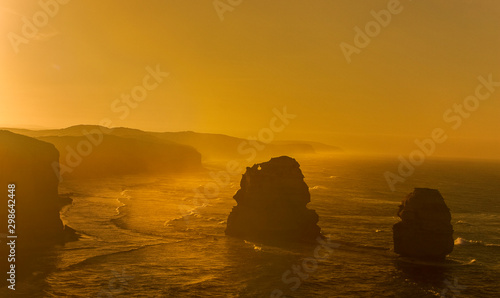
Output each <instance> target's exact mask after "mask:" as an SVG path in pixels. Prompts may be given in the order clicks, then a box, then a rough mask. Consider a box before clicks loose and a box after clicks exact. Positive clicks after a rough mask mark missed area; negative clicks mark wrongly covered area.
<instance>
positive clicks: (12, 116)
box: [0, 0, 500, 155]
mask: <svg viewBox="0 0 500 298" xmlns="http://www.w3.org/2000/svg"><path fill="white" fill-rule="evenodd" d="M66 1H67V0H66ZM42 2H43V1H42ZM45 2H47V3H52V5H49V6H48V7H49V8H50V9H52V10H51V13H50V14H51V15H52V16H47V15H48V14H47V13H44V12H43V9H42V7H41V6H40V4H39V1H38V0H37V1H31V0H23V1H17V0H10V1H9V0H0V3H1V4H0V25H1V27H0V28H1V31H0V35H1V36H3V38H2V42H1V43H0V63H1V64H0V65H1V70H0V80H1V85H0V126H26V125H31V126H34V125H38V126H42V127H54V128H56V127H66V126H71V125H75V124H80V123H86V124H98V123H99V121H100V120H101V119H103V118H107V119H110V120H111V121H112V123H113V126H127V127H134V128H139V129H145V130H154V131H179V130H194V131H201V132H217V133H226V134H231V135H236V136H240V137H245V136H247V135H251V134H256V133H257V132H258V131H259V130H260V129H261V128H264V127H267V126H268V125H269V120H270V119H271V118H272V117H273V112H272V110H273V108H277V109H282V107H283V106H286V107H287V110H288V112H289V113H292V114H295V115H297V117H296V118H295V119H293V120H291V121H290V124H289V125H288V126H287V128H286V129H285V130H284V131H283V132H281V133H280V134H279V136H277V138H281V139H294V138H295V139H297V138H301V139H310V140H320V141H325V142H327V143H330V144H334V145H335V144H340V145H343V146H347V147H349V146H352V147H353V148H358V147H363V144H365V145H366V144H370V145H369V146H373V148H386V147H391V146H392V145H394V144H397V143H398V142H399V141H398V140H400V138H399V137H403V140H404V141H403V142H404V146H403V147H404V148H409V149H411V146H412V143H411V142H412V139H414V138H415V137H422V138H423V137H427V136H430V135H431V131H432V130H433V129H434V128H436V127H441V128H443V129H444V130H445V131H446V132H447V134H448V135H449V136H450V138H453V139H452V140H453V141H451V142H450V143H449V144H444V145H447V146H448V147H450V146H451V145H450V144H459V143H460V144H462V143H463V144H468V145H470V146H472V147H470V148H473V147H474V146H476V147H477V146H479V145H478V144H481V147H482V148H483V149H482V150H483V151H484V152H490V153H492V152H498V151H500V150H499V149H500V146H499V145H498V140H500V130H499V127H500V117H499V112H500V87H491V88H492V91H491V92H490V91H488V90H487V89H486V87H481V88H482V89H481V90H480V92H482V93H480V94H487V93H491V94H490V96H489V98H487V99H485V100H480V101H479V105H478V106H476V107H474V108H473V111H471V112H470V113H469V114H470V115H468V118H466V117H464V116H460V118H461V119H462V120H463V122H462V123H461V125H460V126H459V127H458V128H457V129H453V128H452V126H453V125H454V124H455V125H456V124H457V121H458V120H457V118H452V117H454V116H455V117H456V116H457V112H455V111H452V112H451V113H450V114H448V119H449V120H448V121H445V119H443V114H445V112H446V111H447V110H448V109H450V108H451V109H453V105H454V104H462V103H463V101H464V99H465V98H466V97H467V96H469V95H474V94H475V91H476V88H478V86H479V84H481V83H480V81H479V80H478V77H479V76H483V77H484V78H485V79H488V76H489V75H491V76H492V80H493V81H495V82H500V54H499V53H500V34H499V33H500V2H498V1H494V0H491V1H487V0H484V1H481V0H477V1H476V0H474V1H472V0H468V1H466V0H457V1H450V0H442V1H439V0H432V1H430V0H429V1H424V0H419V1H410V0H406V1H405V0H401V1H393V0H390V1H373V0H369V1H351V0H345V1H326V0H323V1H319V0H318V1H309V0H308V1H306V0H303V1H291V0H290V1H285V0H281V1H279V0H276V1H268V0H259V1H257V0H242V1H238V0H232V1H229V0H221V1H219V2H220V3H225V5H231V4H230V3H233V4H238V3H239V2H241V3H240V4H239V5H235V6H234V7H231V9H232V10H227V11H223V12H221V11H219V12H217V10H216V8H215V7H214V1H212V0H206V1H204V0H176V1H174V0H161V1H160V0H158V1H144V0H141V1H135V0H127V1H119V0H115V1H109V0H105V1H81V0H72V1H69V2H68V3H67V4H57V8H58V9H57V11H56V6H54V5H53V4H54V3H58V2H55V1H49V0H46V1H45ZM60 2H65V1H62V0H60ZM398 3H399V4H398ZM220 5H223V4H220ZM388 6H389V7H391V9H392V11H393V13H391V12H390V9H389V10H388ZM226 8H227V7H226ZM219 9H222V10H224V9H225V8H224V6H219ZM372 10H373V11H374V12H379V11H381V10H387V11H389V14H390V18H391V19H390V21H389V20H388V19H387V14H383V17H385V19H383V22H386V23H385V25H386V26H382V25H373V24H374V23H373V22H372V21H374V20H375V17H374V16H373V15H372V14H371V11H372ZM221 14H222V17H223V20H222V19H221ZM44 15H45V16H47V17H46V18H44ZM23 16H24V17H26V18H27V19H28V20H30V22H34V21H33V18H34V17H35V22H34V23H38V25H40V26H41V28H38V26H37V25H36V24H34V25H31V26H30V25H25V22H24V21H23ZM381 16H382V15H381ZM25 20H26V19H25ZM369 22H372V23H369ZM45 23H46V25H45ZM367 23H369V24H371V25H373V26H371V27H370V26H368V27H369V29H370V28H371V30H375V31H371V35H372V36H373V37H369V36H368V38H370V40H369V41H368V42H367V40H363V39H362V38H358V42H359V41H360V40H361V41H362V42H364V43H365V44H362V46H364V48H357V53H352V55H350V56H349V59H350V60H351V62H350V63H348V61H347V60H348V59H346V57H345V55H344V53H343V52H342V50H341V47H340V44H341V43H343V42H345V43H346V44H349V45H351V46H353V47H354V46H355V45H356V43H355V40H354V39H355V36H356V35H357V33H356V31H355V29H354V28H355V27H359V28H361V30H362V31H365V25H367ZM23 26H24V30H23ZM377 26H378V27H377ZM377 28H379V29H380V30H378V31H379V32H378V31H377ZM33 29H34V30H37V31H38V32H35V33H33V32H32V31H33ZM30 30H31V31H30ZM23 31H24V33H23ZM10 32H12V33H10ZM30 33H32V34H31V35H30ZM24 38H25V39H24ZM20 40H22V41H20ZM358 44H359V43H358ZM16 51H17V53H16ZM157 65H159V68H160V69H161V71H162V72H165V73H167V72H168V73H169V75H168V76H167V77H161V78H160V80H162V81H161V82H160V84H158V86H156V85H155V87H156V88H151V86H152V84H153V83H155V81H154V80H147V83H148V84H149V85H148V86H150V89H153V90H150V91H147V94H146V97H145V99H144V100H143V101H141V102H132V106H133V107H130V106H129V108H127V109H128V112H127V114H126V115H125V112H124V111H123V109H124V107H126V104H125V103H123V102H121V101H120V100H121V99H120V96H121V94H122V93H123V94H128V95H130V93H131V91H132V90H133V88H134V87H135V86H138V85H143V79H144V78H145V76H146V75H148V71H147V70H146V68H147V67H148V66H149V67H151V68H152V69H155V68H156V67H157ZM495 88H498V89H499V90H495ZM137 90H139V89H136V91H137ZM138 92H139V91H138ZM138 94H139V93H138ZM113 103H114V104H115V106H114V108H112V107H111V106H112V105H113ZM470 104H473V101H470ZM120 108H121V110H120ZM117 110H118V111H120V112H117ZM120 117H121V118H123V119H121V118H120ZM451 119H455V120H453V121H452V120H451ZM381 138H385V139H384V140H389V141H387V142H386V141H384V142H381V141H380V140H381ZM455 138H456V140H454V139H455ZM405 146H406V147H405ZM453 146H455V145H453ZM457 146H458V145H457ZM495 146H496V147H495ZM459 147H461V149H462V150H465V149H463V148H465V147H463V148H462V146H459ZM466 147H467V146H466ZM467 148H469V147H467ZM470 148H469V149H467V150H473V149H470ZM474 148H475V147H474ZM459 149H460V148H459ZM483 151H481V152H483ZM469 153H470V152H469ZM471 154H472V155H473V154H477V153H474V152H472V153H471ZM492 154H493V153H492Z"/></svg>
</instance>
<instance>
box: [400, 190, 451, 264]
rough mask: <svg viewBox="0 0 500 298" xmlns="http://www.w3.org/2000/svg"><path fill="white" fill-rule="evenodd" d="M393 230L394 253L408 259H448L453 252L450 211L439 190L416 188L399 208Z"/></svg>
mask: <svg viewBox="0 0 500 298" xmlns="http://www.w3.org/2000/svg"><path fill="white" fill-rule="evenodd" d="M398 216H399V217H400V218H401V219H402V221H400V222H398V223H396V224H395V225H394V226H393V228H392V229H393V233H394V234H393V236H394V252H395V253H397V254H399V255H401V256H405V257H415V258H421V259H444V258H445V257H446V255H448V254H449V253H451V252H452V251H453V245H454V243H453V226H452V225H451V223H450V221H451V214H450V209H448V207H447V206H446V204H445V202H444V199H443V197H442V196H441V194H440V193H439V191H438V190H437V189H429V188H415V190H414V191H413V192H412V193H410V194H409V195H408V196H407V197H406V199H404V200H403V201H402V203H401V205H400V206H399V212H398Z"/></svg>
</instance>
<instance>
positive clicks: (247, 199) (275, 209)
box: [226, 156, 321, 243]
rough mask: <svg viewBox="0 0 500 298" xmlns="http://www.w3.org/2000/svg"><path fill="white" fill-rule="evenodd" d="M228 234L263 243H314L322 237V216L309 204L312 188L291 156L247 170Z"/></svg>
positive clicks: (231, 214) (229, 222)
mask: <svg viewBox="0 0 500 298" xmlns="http://www.w3.org/2000/svg"><path fill="white" fill-rule="evenodd" d="M240 186H241V189H239V190H238V192H237V193H236V194H235V195H234V197H233V198H234V199H235V200H236V202H237V206H235V207H233V210H232V211H231V213H230V214H229V217H228V219H227V228H226V235H229V236H234V237H238V238H243V239H247V240H254V241H262V242H267V243H269V242H271V243H272V242H283V241H289V242H312V241H315V240H316V238H317V237H318V236H320V235H321V233H320V228H319V226H318V225H317V223H318V219H319V218H318V215H317V214H316V212H315V211H314V210H311V209H308V208H307V207H306V205H307V204H308V203H309V202H310V194H309V188H308V186H307V184H306V183H305V182H304V175H302V171H301V170H300V165H299V163H298V162H297V161H296V160H295V159H293V158H291V157H288V156H281V157H276V158H272V159H271V160H270V161H268V162H264V163H260V164H255V165H253V166H252V167H251V168H250V167H247V169H246V172H245V174H243V177H242V178H241V182H240Z"/></svg>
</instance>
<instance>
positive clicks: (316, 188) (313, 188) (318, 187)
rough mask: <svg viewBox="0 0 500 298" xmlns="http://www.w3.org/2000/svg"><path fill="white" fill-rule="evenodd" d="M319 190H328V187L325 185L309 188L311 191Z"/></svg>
mask: <svg viewBox="0 0 500 298" xmlns="http://www.w3.org/2000/svg"><path fill="white" fill-rule="evenodd" d="M318 189H328V187H326V186H323V185H315V186H313V187H309V190H318Z"/></svg>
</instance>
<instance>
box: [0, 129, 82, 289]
mask: <svg viewBox="0 0 500 298" xmlns="http://www.w3.org/2000/svg"><path fill="white" fill-rule="evenodd" d="M58 160H59V152H58V151H57V150H56V148H55V147H54V145H52V144H49V143H46V142H42V141H39V140H36V139H33V138H30V137H26V136H22V135H17V134H14V133H12V132H8V131H0V165H1V169H0V188H1V193H2V194H3V197H2V205H1V206H0V218H2V221H3V224H5V225H4V226H3V227H2V233H7V234H2V235H1V236H2V237H0V242H1V243H0V255H2V256H4V257H5V258H4V257H2V260H1V261H0V265H1V266H2V268H8V266H9V265H10V264H13V263H12V262H9V263H7V256H8V255H9V254H10V251H9V250H10V246H8V245H6V243H5V242H9V241H11V240H15V244H16V247H15V250H16V252H15V265H16V274H17V275H16V276H21V277H22V276H30V274H31V272H32V271H33V272H34V271H36V270H38V271H40V270H42V271H43V270H45V269H43V268H37V269H35V267H37V266H38V267H43V266H42V265H40V264H41V263H40V262H41V260H40V258H41V256H42V255H43V254H44V253H47V252H48V251H49V250H50V249H51V247H53V246H54V245H57V244H63V243H64V242H65V241H68V240H75V238H76V234H75V231H74V230H73V229H71V228H69V227H65V226H64V225H63V223H62V221H61V218H60V214H59V211H60V209H61V206H63V205H64V204H68V203H70V201H68V199H66V200H62V199H60V198H59V196H58V185H59V180H58V177H57V173H56V172H55V171H54V168H53V165H54V163H56V164H57V163H58ZM56 170H57V167H56ZM9 184H15V197H14V198H13V199H14V200H15V202H14V201H10V202H8V199H11V198H9V197H8V194H9V192H8V185H9ZM13 203H15V218H13V219H14V221H15V223H14V222H13V223H12V226H10V227H9V229H13V228H15V235H16V236H17V238H16V239H7V237H6V236H7V235H11V234H10V232H9V231H8V230H7V215H8V214H10V213H11V212H9V209H10V208H8V204H10V205H13ZM5 281H6V279H2V282H0V284H3V283H5Z"/></svg>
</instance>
